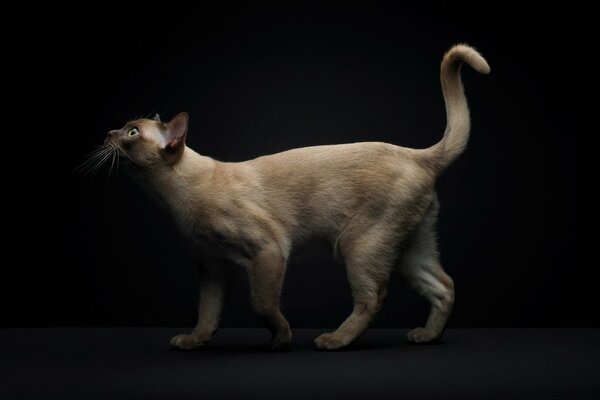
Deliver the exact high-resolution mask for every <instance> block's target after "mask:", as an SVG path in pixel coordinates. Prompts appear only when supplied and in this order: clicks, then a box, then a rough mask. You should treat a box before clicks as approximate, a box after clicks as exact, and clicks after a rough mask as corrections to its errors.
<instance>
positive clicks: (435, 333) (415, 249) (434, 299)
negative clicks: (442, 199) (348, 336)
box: [399, 201, 454, 343]
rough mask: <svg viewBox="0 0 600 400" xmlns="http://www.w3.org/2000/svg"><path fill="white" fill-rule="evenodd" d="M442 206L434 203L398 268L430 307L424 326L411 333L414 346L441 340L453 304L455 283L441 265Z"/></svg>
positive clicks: (410, 242)
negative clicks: (439, 231)
mask: <svg viewBox="0 0 600 400" xmlns="http://www.w3.org/2000/svg"><path fill="white" fill-rule="evenodd" d="M438 209H439V205H438V203H437V201H435V202H434V203H433V204H432V206H431V208H430V210H429V211H428V212H427V214H426V215H425V217H424V218H423V220H422V221H421V222H420V223H419V224H418V225H417V227H416V228H415V230H414V231H413V232H412V234H411V236H410V239H409V240H408V246H407V248H406V250H405V252H404V254H403V256H402V260H401V262H400V265H399V269H400V273H401V275H403V276H404V277H405V278H406V279H407V280H408V282H409V283H410V285H411V286H412V287H414V288H415V289H416V290H417V291H418V292H419V294H421V295H422V296H423V297H424V298H425V299H426V300H427V301H428V302H429V303H430V305H431V308H430V312H429V317H428V318H427V322H426V323H425V326H424V327H419V328H415V329H413V330H411V331H410V332H408V340H409V341H410V342H413V343H430V342H435V341H438V340H439V339H440V338H441V336H442V335H443V333H444V328H445V327H446V323H447V322H448V318H449V317H450V314H451V312H452V306H453V305H454V283H453V281H452V279H451V278H450V277H449V276H448V275H447V274H446V272H444V270H443V269H442V266H441V264H440V262H439V256H438V251H437V241H436V235H435V230H434V229H435V222H436V219H437V213H438Z"/></svg>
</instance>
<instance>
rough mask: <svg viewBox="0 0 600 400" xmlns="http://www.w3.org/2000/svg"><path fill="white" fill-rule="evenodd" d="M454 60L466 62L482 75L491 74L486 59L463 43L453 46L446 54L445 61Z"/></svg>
mask: <svg viewBox="0 0 600 400" xmlns="http://www.w3.org/2000/svg"><path fill="white" fill-rule="evenodd" d="M453 59H460V60H462V61H464V62H466V63H467V64H469V65H470V66H471V68H473V69H474V70H475V71H477V72H479V73H480V74H484V75H487V74H489V73H490V72H491V68H490V66H489V64H488V63H487V61H486V60H485V58H483V56H482V55H481V54H479V52H478V51H477V50H475V49H474V48H473V47H471V46H469V45H468V44H465V43H461V44H455V45H454V46H452V47H451V48H450V50H448V51H447V52H446V56H445V57H444V60H448V61H453Z"/></svg>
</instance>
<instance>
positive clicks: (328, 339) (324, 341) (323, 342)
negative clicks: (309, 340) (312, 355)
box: [315, 332, 350, 350]
mask: <svg viewBox="0 0 600 400" xmlns="http://www.w3.org/2000/svg"><path fill="white" fill-rule="evenodd" d="M349 344H350V343H349V342H348V341H346V340H344V339H343V338H341V337H340V335H338V334H336V333H335V332H332V333H324V334H322V335H321V336H319V337H318V338H316V339H315V346H316V347H317V349H319V350H338V349H341V348H342V347H345V346H348V345H349Z"/></svg>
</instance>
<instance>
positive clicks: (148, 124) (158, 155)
mask: <svg viewBox="0 0 600 400" xmlns="http://www.w3.org/2000/svg"><path fill="white" fill-rule="evenodd" d="M187 130H188V115H187V113H184V112H183V113H180V114H177V115H176V116H175V117H174V118H173V119H171V120H170V121H169V122H162V121H161V120H160V117H159V116H158V114H156V115H155V116H154V118H153V119H146V118H143V119H138V120H135V121H130V122H128V123H126V124H125V126H123V127H122V128H121V129H115V130H112V131H110V132H108V135H107V137H106V140H105V141H104V146H108V147H110V148H112V150H113V151H114V152H116V154H117V156H120V157H121V158H123V159H126V160H128V161H130V162H131V163H132V164H135V165H136V166H137V167H141V168H147V167H150V166H156V165H159V164H175V163H176V162H177V161H179V159H180V157H181V154H182V153H183V150H184V148H185V138H186V135H187Z"/></svg>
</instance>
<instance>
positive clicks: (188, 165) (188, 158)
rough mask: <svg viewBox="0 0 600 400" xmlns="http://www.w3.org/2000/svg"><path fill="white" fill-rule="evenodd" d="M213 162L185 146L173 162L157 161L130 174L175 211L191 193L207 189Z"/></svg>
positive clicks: (213, 168)
mask: <svg viewBox="0 0 600 400" xmlns="http://www.w3.org/2000/svg"><path fill="white" fill-rule="evenodd" d="M215 166H216V161H215V160H213V159H212V158H210V157H205V156H202V155H200V154H198V153H196V152H195V151H194V150H192V149H190V148H189V147H185V148H184V151H183V153H182V155H181V157H180V159H179V160H178V161H177V162H176V163H174V164H162V163H161V164H157V165H154V166H151V167H148V168H144V169H143V170H140V171H137V172H136V173H134V174H133V177H134V179H135V180H137V181H138V182H139V183H140V184H141V185H142V187H143V188H144V189H145V190H147V191H148V192H150V194H151V195H152V197H155V198H157V199H158V200H159V201H160V202H161V203H163V204H164V205H165V206H167V208H170V209H172V210H174V211H176V209H177V208H178V207H180V206H181V204H182V202H183V203H185V202H186V196H189V195H190V193H201V192H205V191H208V190H209V187H208V186H209V185H210V180H211V177H212V175H213V173H214V170H215Z"/></svg>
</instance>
